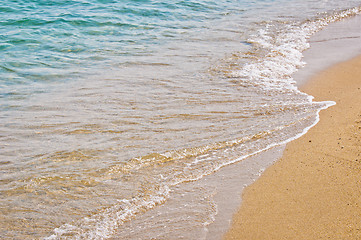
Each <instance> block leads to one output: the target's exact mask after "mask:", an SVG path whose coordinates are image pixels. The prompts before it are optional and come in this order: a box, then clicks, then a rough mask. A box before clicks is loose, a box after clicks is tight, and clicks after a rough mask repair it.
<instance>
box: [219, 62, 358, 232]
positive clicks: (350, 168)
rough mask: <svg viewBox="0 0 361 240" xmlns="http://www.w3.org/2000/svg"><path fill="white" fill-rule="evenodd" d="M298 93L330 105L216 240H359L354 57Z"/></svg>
mask: <svg viewBox="0 0 361 240" xmlns="http://www.w3.org/2000/svg"><path fill="white" fill-rule="evenodd" d="M301 90H302V91H304V92H306V93H308V94H310V95H312V96H315V101H330V100H332V101H335V102H336V105H335V106H332V107H330V108H328V109H326V110H323V111H322V112H321V113H320V122H319V123H318V124H317V125H316V126H315V127H313V128H312V129H311V130H310V131H309V132H308V133H307V134H306V135H304V136H302V137H301V138H299V139H297V140H295V141H293V142H291V143H289V144H288V145H287V147H286V150H285V152H284V155H283V157H282V158H281V159H280V160H279V161H278V162H277V163H276V164H274V165H273V166H271V167H270V168H268V169H267V170H266V171H265V173H264V174H263V175H262V176H261V178H260V179H259V180H257V181H256V182H255V183H254V184H252V185H251V186H250V187H248V188H246V190H245V191H244V193H243V202H242V206H241V208H240V210H239V211H238V213H237V214H236V215H235V216H234V219H233V224H232V227H231V229H230V230H229V232H228V233H227V234H226V235H225V237H224V239H361V56H359V57H356V58H354V59H352V60H350V61H347V62H344V63H341V64H338V65H336V66H334V67H332V68H330V69H327V70H325V71H323V72H321V73H320V74H318V75H317V76H315V77H313V78H311V79H310V81H308V83H307V84H306V85H305V86H303V87H302V89H301Z"/></svg>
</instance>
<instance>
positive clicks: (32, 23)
mask: <svg viewBox="0 0 361 240" xmlns="http://www.w3.org/2000/svg"><path fill="white" fill-rule="evenodd" d="M244 4H246V3H242V4H240V3H239V1H236V2H233V3H230V2H228V1H217V2H209V1H194V2H192V1H169V2H168V3H165V2H163V1H56V2H53V1H51V2H49V1H3V2H2V3H1V5H2V6H1V8H0V13H1V16H0V24H1V25H0V26H1V46H0V49H1V52H2V56H3V60H4V61H2V63H1V72H0V79H1V85H2V87H3V88H2V91H1V96H2V97H9V95H11V94H12V93H13V89H14V88H15V89H18V88H20V89H21V90H22V91H25V93H24V94H32V92H33V91H35V89H32V90H30V91H29V89H27V88H26V87H22V86H23V85H31V84H32V83H34V82H35V83H41V84H43V83H44V84H46V82H56V81H60V82H64V81H71V80H74V79H76V78H79V77H84V75H86V74H90V73H94V72H98V71H102V69H104V66H107V65H115V64H117V63H120V64H121V63H124V62H125V61H127V56H144V55H149V54H152V52H153V51H156V48H157V45H158V46H159V45H164V44H165V43H166V42H168V41H171V40H174V39H182V38H183V36H184V35H185V34H187V33H188V32H189V31H200V30H201V29H203V28H206V27H207V25H209V24H210V23H211V22H212V21H215V20H217V19H221V18H222V17H223V16H224V15H225V14H240V13H241V12H242V11H243V10H242V5H244ZM20 86H21V87H20ZM45 89H46V86H45ZM22 91H20V92H19V93H16V94H22V93H23V92H22ZM45 91H46V90H45Z"/></svg>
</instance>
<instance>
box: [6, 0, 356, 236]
mask: <svg viewBox="0 0 361 240" xmlns="http://www.w3.org/2000/svg"><path fill="white" fill-rule="evenodd" d="M360 10H361V9H360V3H359V1H353V0H348V1H332V2H329V1H311V0H310V1H300V0H292V1H286V0H277V1H261V0H257V1H240V0H238V1H237V0H236V1H228V0H220V1H206V0H198V1H197V0H191V1H179V0H172V1H151V0H128V1H127V0H123V1H112V0H77V1H71V0H60V1H55V2H54V1H45V0H44V1H43V0H34V1H21V0H18V1H10V0H4V1H2V3H0V13H1V14H0V26H1V27H0V51H1V59H2V61H1V62H0V173H1V175H0V216H1V217H0V238H2V239H42V238H47V239H67V238H69V239H104V238H110V237H112V236H114V233H115V232H118V233H119V232H122V231H123V232H125V233H126V234H128V235H127V238H128V239H129V238H132V236H134V238H136V239H137V238H142V236H143V237H144V236H145V235H142V233H141V232H144V229H147V226H140V227H139V229H140V228H142V227H143V229H142V230H139V229H138V230H139V232H137V231H138V230H134V229H132V230H131V231H130V230H128V228H125V227H126V226H129V224H130V223H132V221H136V219H138V218H139V217H141V216H142V215H144V214H146V213H147V212H148V210H150V209H153V208H154V207H155V206H158V205H162V204H164V203H165V202H167V201H173V202H174V201H178V200H179V199H182V196H183V195H182V193H179V191H178V193H176V192H177V189H178V188H179V187H180V186H181V185H182V184H184V183H186V182H189V181H197V180H198V179H201V178H202V177H204V176H205V175H209V174H212V173H213V172H215V171H217V170H218V169H220V168H221V167H222V166H225V165H228V164H231V163H234V162H237V161H241V160H242V159H244V158H246V157H247V156H250V155H253V154H255V153H257V152H260V151H263V150H265V149H269V148H271V147H274V146H277V145H278V144H280V143H282V142H287V141H289V140H291V139H293V138H295V137H296V136H299V135H300V134H302V133H304V131H305V129H307V128H308V127H310V126H311V125H312V124H314V123H315V121H316V119H317V113H318V111H319V110H320V109H322V108H324V107H327V106H329V105H330V103H327V102H324V103H315V102H312V98H311V96H308V95H306V94H303V93H301V92H299V91H298V89H297V88H296V85H295V82H294V81H293V79H292V77H291V75H292V74H293V73H294V72H295V71H297V70H298V69H299V68H301V67H302V66H303V65H304V63H303V62H302V51H304V50H305V49H307V48H308V47H309V46H308V43H307V39H308V38H309V37H310V36H311V35H312V34H313V33H315V32H317V31H319V30H320V29H322V28H323V27H324V26H326V25H327V24H328V23H330V22H334V21H338V20H341V19H344V18H348V17H351V16H353V15H355V14H358V13H359V12H360ZM197 192H198V193H197V194H198V195H196V197H195V198H194V199H188V200H185V201H186V202H187V203H189V206H190V205H192V204H194V206H197V207H196V208H197V209H198V210H197V212H196V213H195V212H190V210H189V209H188V210H189V212H187V209H185V208H179V209H177V210H176V212H177V214H176V216H173V215H172V216H173V218H174V219H177V218H179V219H180V218H182V219H185V218H187V219H188V221H189V222H190V224H189V226H192V223H194V225H195V224H196V223H197V224H198V223H199V224H202V225H204V226H206V225H208V224H210V223H211V222H212V219H213V216H214V215H216V214H217V211H216V206H215V205H214V203H213V202H212V201H211V200H210V196H211V195H212V194H213V193H212V191H211V190H209V189H206V188H200V189H198V190H197ZM177 194H178V195H177ZM185 199H186V198H185ZM179 201H180V200H179ZM195 203H197V204H195ZM152 219H153V221H155V222H157V216H153V217H152ZM159 221H160V220H159ZM162 221H164V219H162ZM167 221H168V226H167V227H169V229H172V228H173V229H177V231H178V232H181V234H183V236H186V235H187V234H186V233H187V232H191V229H189V227H188V226H187V227H183V228H182V227H180V226H178V225H176V223H175V222H174V221H173V222H172V219H168V220H167ZM129 229H130V228H129ZM149 229H150V228H149ZM182 231H183V232H182ZM175 232H176V231H173V233H172V231H165V230H164V229H161V228H152V229H151V230H149V231H148V232H147V234H148V235H147V236H153V237H155V238H156V237H160V238H162V239H164V238H165V239H167V238H170V239H175V236H176V235H172V234H175ZM178 232H177V234H178ZM135 236H136V237H135ZM172 236H173V237H172ZM177 236H180V235H177ZM192 236H197V235H192ZM189 237H190V236H189V235H188V237H186V238H187V239H189ZM177 239H178V237H177ZM195 239H199V238H198V236H197V237H196V238H195Z"/></svg>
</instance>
